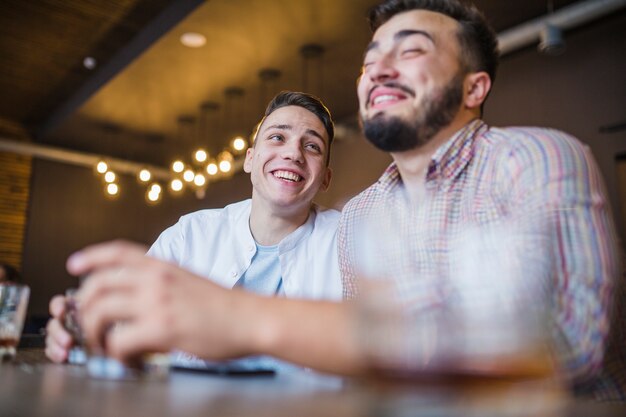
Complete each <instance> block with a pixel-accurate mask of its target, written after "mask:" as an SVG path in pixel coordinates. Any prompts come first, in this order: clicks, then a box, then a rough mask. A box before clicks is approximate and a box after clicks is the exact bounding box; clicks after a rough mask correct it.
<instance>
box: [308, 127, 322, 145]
mask: <svg viewBox="0 0 626 417" xmlns="http://www.w3.org/2000/svg"><path fill="white" fill-rule="evenodd" d="M306 133H308V134H309V135H311V136H315V137H316V138H320V139H321V140H322V142H324V143H326V141H325V140H324V137H323V136H322V135H320V134H319V133H318V132H317V131H315V130H313V129H307V130H306Z"/></svg>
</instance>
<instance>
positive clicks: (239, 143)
mask: <svg viewBox="0 0 626 417" xmlns="http://www.w3.org/2000/svg"><path fill="white" fill-rule="evenodd" d="M230 146H231V147H232V148H233V150H234V151H235V152H236V153H241V152H242V151H244V150H245V149H246V146H247V143H246V140H245V139H244V138H242V137H241V136H237V137H236V138H235V139H233V140H232V142H231V144H230Z"/></svg>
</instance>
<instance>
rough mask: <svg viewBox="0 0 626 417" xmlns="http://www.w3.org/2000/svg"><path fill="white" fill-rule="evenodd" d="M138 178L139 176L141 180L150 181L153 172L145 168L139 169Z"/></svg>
mask: <svg viewBox="0 0 626 417" xmlns="http://www.w3.org/2000/svg"><path fill="white" fill-rule="evenodd" d="M138 178H139V181H141V182H148V181H150V178H152V174H151V173H150V171H148V170H147V169H145V168H144V169H142V170H141V171H139V176H138Z"/></svg>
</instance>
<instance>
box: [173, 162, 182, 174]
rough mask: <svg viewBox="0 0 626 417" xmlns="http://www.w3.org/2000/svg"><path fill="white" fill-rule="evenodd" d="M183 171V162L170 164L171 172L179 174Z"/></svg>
mask: <svg viewBox="0 0 626 417" xmlns="http://www.w3.org/2000/svg"><path fill="white" fill-rule="evenodd" d="M184 169H185V164H183V161H174V162H173V163H172V171H174V172H177V173H181V172H183V170H184Z"/></svg>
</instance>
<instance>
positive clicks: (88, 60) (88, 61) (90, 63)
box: [83, 56, 98, 70]
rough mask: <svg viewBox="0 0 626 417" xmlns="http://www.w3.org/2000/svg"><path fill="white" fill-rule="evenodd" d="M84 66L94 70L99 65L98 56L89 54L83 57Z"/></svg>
mask: <svg viewBox="0 0 626 417" xmlns="http://www.w3.org/2000/svg"><path fill="white" fill-rule="evenodd" d="M83 66H84V67H85V68H87V69H88V70H92V69H95V68H96V67H97V66H98V61H96V58H94V57H91V56H87V57H85V59H83Z"/></svg>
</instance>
